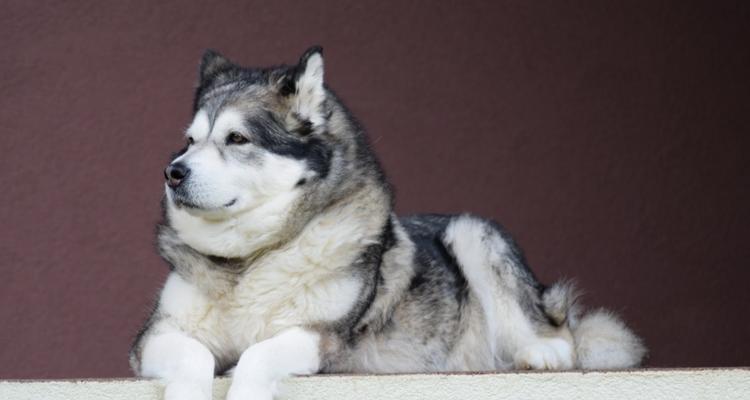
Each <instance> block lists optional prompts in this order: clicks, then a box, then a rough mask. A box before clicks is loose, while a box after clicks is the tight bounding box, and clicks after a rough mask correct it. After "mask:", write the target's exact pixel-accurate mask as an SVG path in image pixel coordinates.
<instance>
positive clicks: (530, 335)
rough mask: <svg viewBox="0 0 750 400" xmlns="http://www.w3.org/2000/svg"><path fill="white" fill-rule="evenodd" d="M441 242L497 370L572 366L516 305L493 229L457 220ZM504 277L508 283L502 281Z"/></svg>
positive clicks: (504, 248)
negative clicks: (478, 311) (478, 317)
mask: <svg viewBox="0 0 750 400" xmlns="http://www.w3.org/2000/svg"><path fill="white" fill-rule="evenodd" d="M482 238H484V240H482ZM445 240H446V242H447V243H449V244H451V246H452V248H453V251H454V254H455V256H456V259H457V261H458V264H459V265H460V266H461V270H462V271H463V273H464V276H465V277H466V280H467V281H468V282H469V288H470V289H471V292H472V293H473V294H474V296H476V298H477V300H478V301H479V303H480V305H481V306H482V310H483V313H484V319H485V323H486V340H488V341H489V343H488V346H489V349H490V351H491V352H492V354H493V355H494V356H495V359H496V366H497V367H498V368H503V369H505V368H509V367H511V366H512V365H528V366H530V367H532V368H555V369H557V368H566V367H568V368H569V367H570V366H572V365H573V360H574V353H573V349H572V346H571V345H570V344H569V343H568V345H567V347H566V346H562V345H560V344H559V343H558V342H557V340H558V338H552V339H550V338H543V337H540V336H539V335H538V334H537V332H536V331H535V330H534V327H533V326H532V324H531V321H529V318H528V316H527V315H526V314H525V313H524V311H523V310H522V309H521V306H520V305H519V304H518V301H517V299H518V296H517V290H518V288H517V287H516V286H515V282H516V278H515V277H514V276H513V274H514V273H513V266H511V265H508V264H507V261H506V254H507V252H508V244H507V243H506V242H505V240H503V238H502V237H501V236H500V235H499V234H498V233H497V232H496V231H495V230H494V229H492V228H491V227H489V226H488V225H487V223H486V222H484V221H482V220H480V219H477V218H474V217H471V216H461V217H459V218H457V219H455V220H454V221H452V222H451V223H450V224H449V225H448V227H447V228H446V231H445ZM506 274H507V275H508V278H507V279H503V275H506ZM550 340H552V341H551V342H550ZM559 340H561V341H563V342H565V340H564V339H561V338H560V339H559Z"/></svg>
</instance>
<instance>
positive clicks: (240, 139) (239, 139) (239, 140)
mask: <svg viewBox="0 0 750 400" xmlns="http://www.w3.org/2000/svg"><path fill="white" fill-rule="evenodd" d="M244 143H247V138H246V137H244V136H242V135H241V134H239V133H237V132H232V133H230V134H229V136H227V144H244Z"/></svg>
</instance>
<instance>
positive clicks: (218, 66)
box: [198, 49, 234, 86]
mask: <svg viewBox="0 0 750 400" xmlns="http://www.w3.org/2000/svg"><path fill="white" fill-rule="evenodd" d="M233 67H234V64H233V63H232V62H231V61H229V60H228V59H227V58H226V57H224V56H222V55H221V54H219V53H218V52H216V51H214V50H211V49H208V50H206V51H205V53H203V57H202V58H201V66H200V69H199V72H198V79H199V82H198V83H199V85H200V86H203V85H204V84H205V83H208V81H210V80H213V79H214V78H215V77H216V76H217V75H219V74H220V73H222V72H224V71H227V70H229V69H231V68H233Z"/></svg>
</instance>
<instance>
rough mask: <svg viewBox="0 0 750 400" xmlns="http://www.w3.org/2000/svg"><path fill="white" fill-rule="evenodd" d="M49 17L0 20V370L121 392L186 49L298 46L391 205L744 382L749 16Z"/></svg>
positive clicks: (680, 4)
mask: <svg viewBox="0 0 750 400" xmlns="http://www.w3.org/2000/svg"><path fill="white" fill-rule="evenodd" d="M32 3H33V4H32ZM53 3H54V2H50V3H49V4H45V3H44V2H28V1H10V2H9V1H5V2H3V4H2V9H3V11H2V12H0V51H2V56H1V58H0V149H1V150H2V151H1V152H0V273H1V277H2V278H1V279H0V378H29V377H104V376H126V375H129V374H130V372H129V370H128V367H127V361H126V353H127V350H128V346H129V344H130V340H131V337H132V336H133V334H134V333H135V332H136V330H137V329H138V327H139V325H140V324H141V321H142V319H143V318H144V316H145V314H146V310H147V308H148V306H149V304H150V303H151V301H152V299H153V297H154V295H155V293H156V291H157V289H158V288H159V286H160V284H161V281H162V280H163V278H164V276H165V274H166V272H167V268H166V266H165V265H164V263H162V261H161V260H160V259H159V258H158V256H157V255H156V252H155V250H154V248H153V244H152V243H153V226H154V223H155V222H156V221H157V220H158V219H159V215H160V208H159V200H160V197H161V194H162V192H161V191H162V169H163V167H164V166H165V162H166V161H167V159H168V156H169V154H170V152H171V151H173V150H176V149H177V148H178V147H180V146H181V144H182V139H181V130H182V129H184V127H185V126H186V124H187V123H188V120H189V118H190V106H191V96H192V87H193V84H194V82H195V73H196V68H197V61H198V58H199V56H200V55H201V52H202V50H203V49H204V48H206V47H213V48H216V49H219V50H221V51H222V52H224V53H225V54H227V55H228V56H230V57H232V58H234V59H236V60H237V61H239V62H241V63H245V64H258V65H264V64H270V63H278V62H292V61H294V60H296V59H297V57H298V55H299V54H300V53H301V51H303V50H304V49H305V48H306V47H307V46H308V45H310V44H314V43H319V44H322V45H324V46H325V48H326V53H325V55H326V63H327V78H328V81H329V83H330V85H331V86H332V87H333V88H335V89H336V90H337V91H338V93H339V94H340V95H341V96H342V97H343V98H344V99H346V100H348V103H349V104H350V105H351V107H352V109H353V110H354V111H355V112H356V113H357V114H358V115H359V117H360V118H361V119H362V121H363V122H364V124H365V126H367V127H368V129H369V131H370V133H371V136H372V138H373V142H374V143H375V147H376V148H377V150H378V151H379V153H380V156H381V158H382V160H383V162H384V164H385V167H386V169H387V171H388V172H389V173H390V177H391V179H392V181H393V182H394V184H395V186H396V187H397V189H398V210H399V211H400V212H403V213H406V212H416V211H434V212H458V211H472V212H475V213H479V214H483V215H486V216H491V217H494V218H496V219H497V220H499V221H501V222H503V223H504V224H505V225H506V226H507V227H508V228H509V229H510V230H511V231H512V232H514V233H515V235H516V237H517V239H518V240H519V242H520V243H521V244H522V246H523V247H524V248H525V250H526V253H527V255H528V258H529V259H530V262H531V264H532V267H533V268H534V269H535V270H536V271H537V273H538V275H539V276H540V277H541V278H542V279H543V280H545V281H547V282H549V281H551V280H553V279H557V278H559V277H575V278H576V279H577V280H578V281H579V283H580V285H581V286H582V287H583V288H585V290H586V292H587V297H586V300H587V303H588V304H591V305H597V306H599V305H600V306H606V307H609V308H611V309H613V310H617V311H619V312H621V313H622V314H624V316H625V317H626V319H627V320H628V321H629V322H630V323H631V324H632V326H633V327H635V329H636V330H637V331H638V332H640V333H641V334H642V335H643V336H644V337H645V339H646V342H647V343H648V345H649V346H650V348H651V358H650V359H649V361H648V365H649V366H659V367H661V366H718V365H724V366H731V365H748V364H750V345H749V344H748V343H749V342H748V338H749V337H750V324H749V323H748V318H747V317H746V316H745V315H744V313H745V312H746V311H747V307H748V305H749V304H750V295H748V293H750V291H749V290H748V278H750V273H749V272H748V269H747V267H748V259H750V246H748V244H747V240H748V238H749V237H750V235H749V234H750V228H749V227H748V223H750V212H749V211H748V205H749V204H750V190H749V188H748V173H749V172H748V169H749V167H750V162H749V157H748V150H749V149H748V144H750V143H749V141H748V138H747V136H748V133H749V132H748V128H749V127H750V126H749V125H750V124H749V123H748V122H749V121H750V117H749V115H750V107H749V106H748V105H749V104H750V102H749V101H748V100H749V99H748V93H749V92H750V91H749V89H750V87H749V86H750V85H748V82H749V79H748V73H750V58H749V57H748V55H749V52H748V41H747V38H748V37H750V28H748V25H749V23H748V21H750V18H749V17H750V13H749V12H748V11H749V9H750V7H748V6H747V3H746V2H745V3H744V4H742V5H733V4H731V3H728V2H727V3H721V4H719V3H717V2H706V3H705V4H703V5H695V4H689V3H687V2H684V1H674V2H671V3H658V2H654V1H646V2H643V3H642V4H640V5H636V3H635V2H609V1H598V0H597V1H585V2H575V4H573V3H571V2H563V1H556V2H549V3H547V2H543V1H518V2H503V3H500V2H487V3H486V4H485V3H482V2H466V1H464V2H461V3H460V4H461V5H460V6H458V5H454V6H449V5H447V4H446V3H445V2H432V3H414V2H393V3H392V4H385V3H384V2H378V1H368V2H361V1H360V2H348V1H341V2H333V1H330V2H324V3H317V4H313V3H312V2H304V5H303V4H295V3H294V2H286V1H276V2H273V3H271V4H261V3H260V2H257V3H256V2H243V3H240V2H237V4H234V5H231V6H229V5H224V6H221V7H217V6H216V5H214V4H212V3H210V2H200V3H199V2H193V3H189V4H188V3H187V2H162V1H158V2H156V1H140V2H116V1H112V2H100V1H92V2H81V1H66V2H60V3H64V4H56V5H54V4H53ZM300 3H303V2H300ZM365 3H370V4H365ZM625 3H627V4H625ZM741 3H742V2H738V4H741Z"/></svg>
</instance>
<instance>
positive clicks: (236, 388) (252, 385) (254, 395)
mask: <svg viewBox="0 0 750 400" xmlns="http://www.w3.org/2000/svg"><path fill="white" fill-rule="evenodd" d="M275 394H276V385H270V386H269V385H263V384H260V383H257V382H246V381H245V382H241V381H237V380H235V381H233V382H232V386H230V387H229V392H227V400H273V396H274V395H275Z"/></svg>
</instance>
